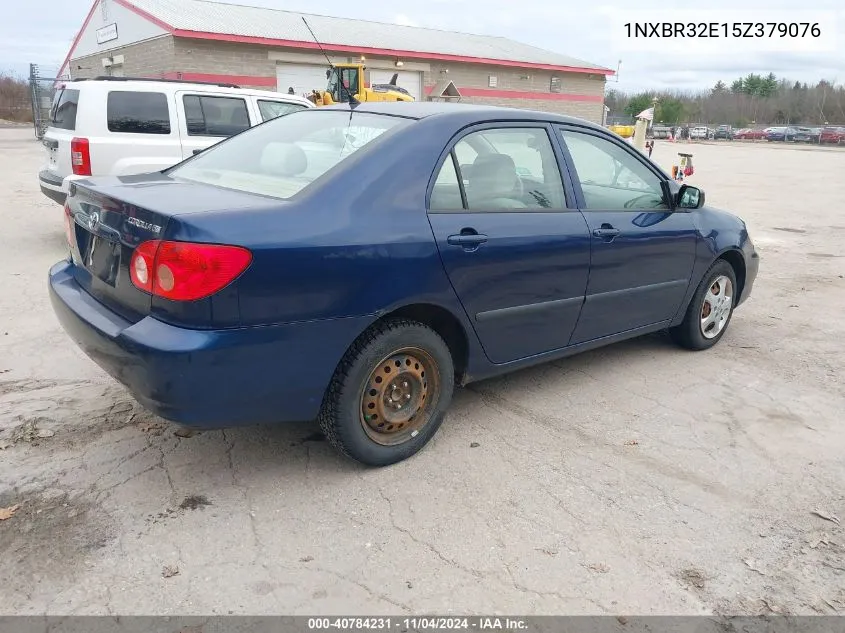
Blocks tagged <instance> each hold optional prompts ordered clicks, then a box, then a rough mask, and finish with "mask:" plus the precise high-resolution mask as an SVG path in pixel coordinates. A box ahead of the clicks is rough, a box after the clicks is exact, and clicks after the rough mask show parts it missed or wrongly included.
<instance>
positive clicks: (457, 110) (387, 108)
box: [318, 101, 605, 130]
mask: <svg viewBox="0 0 845 633" xmlns="http://www.w3.org/2000/svg"><path fill="white" fill-rule="evenodd" d="M318 109H319V110H349V109H350V106H349V105H347V104H336V105H331V106H326V107H323V108H318ZM354 110H355V112H369V113H372V114H386V115H390V116H403V117H407V118H410V119H425V118H429V117H437V118H444V119H447V118H454V119H455V120H458V119H460V120H464V121H465V120H467V119H476V120H478V121H488V120H497V121H525V120H526V119H527V120H531V121H549V122H552V123H574V124H577V125H581V126H588V127H592V128H595V129H597V130H605V128H603V127H601V126H600V125H596V124H595V123H591V122H590V121H587V120H585V119H579V118H577V117H571V116H565V115H562V114H555V113H553V112H542V111H540V110H524V109H521V108H505V107H502V106H488V105H479V104H475V103H448V102H442V101H373V102H364V103H361V104H359V105H357V106H355V108H354Z"/></svg>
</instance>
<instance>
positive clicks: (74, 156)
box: [70, 138, 91, 176]
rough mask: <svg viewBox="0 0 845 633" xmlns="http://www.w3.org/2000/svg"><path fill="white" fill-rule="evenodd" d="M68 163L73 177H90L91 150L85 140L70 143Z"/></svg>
mask: <svg viewBox="0 0 845 633" xmlns="http://www.w3.org/2000/svg"><path fill="white" fill-rule="evenodd" d="M70 163H71V165H72V166H73V173H74V174H75V175H77V176H90V175H91V149H90V147H89V145H88V139H87V138H75V139H73V140H72V141H71V142H70Z"/></svg>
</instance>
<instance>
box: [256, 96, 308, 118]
mask: <svg viewBox="0 0 845 633" xmlns="http://www.w3.org/2000/svg"><path fill="white" fill-rule="evenodd" d="M305 109H306V106H304V105H302V104H301V103H288V102H286V101H267V100H265V99H259V100H258V110H259V111H260V112H261V120H262V121H269V120H270V119H275V118H276V117H280V116H282V115H283V114H290V113H291V112H296V111H297V110H305Z"/></svg>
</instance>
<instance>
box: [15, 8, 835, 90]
mask: <svg viewBox="0 0 845 633" xmlns="http://www.w3.org/2000/svg"><path fill="white" fill-rule="evenodd" d="M91 2H92V0H42V2H40V3H39V4H38V11H37V13H31V12H29V11H26V10H20V11H14V12H11V11H10V12H7V13H6V14H5V15H4V16H3V22H2V24H0V72H3V71H5V72H9V71H11V72H14V73H16V74H19V75H26V74H27V73H28V69H29V63H30V62H36V63H38V64H41V65H42V66H43V67H44V68H45V69H46V68H56V67H58V65H59V64H60V63H61V61H62V60H63V58H64V56H65V54H66V53H67V50H68V48H69V47H70V44H71V42H72V40H73V38H74V36H75V34H76V31H77V30H78V29H79V28H80V26H81V25H82V21H83V20H84V19H85V15H86V14H87V12H88V10H89V8H90V6H91ZM240 4H252V5H256V6H268V7H278V8H282V7H283V8H285V9H289V10H294V11H303V12H310V13H321V14H324V15H334V16H342V17H354V18H361V19H368V20H378V21H382V22H395V23H399V24H406V25H413V26H427V27H432V28H438V29H446V30H459V31H464V32H471V33H479V34H487V35H501V36H505V37H510V38H512V39H515V40H519V41H522V42H525V43H527V44H532V45H534V46H539V47H541V48H545V49H548V50H552V51H556V52H559V53H563V54H565V55H571V56H573V57H578V58H581V59H584V60H587V61H590V62H593V63H596V64H601V65H604V66H607V67H610V68H614V69H615V68H616V66H617V62H618V60H620V59H621V60H622V67H621V72H620V75H619V81H618V84H614V83H610V84H609V85H608V87H609V88H611V87H614V88H619V89H621V90H625V91H633V90H641V89H652V88H654V89H663V88H679V89H695V88H702V87H709V86H712V85H713V84H714V83H715V82H716V81H717V80H719V79H722V80H724V81H726V82H730V81H731V80H732V79H734V78H736V77H738V76H740V75H744V74H747V73H749V72H756V73H768V72H774V73H775V74H776V75H778V76H785V77H788V78H790V79H795V80H801V81H807V82H812V81H816V80H818V79H822V78H824V79H828V80H832V81H835V82H838V83H845V8H840V7H845V2H843V1H842V0H808V1H807V2H801V3H799V2H796V1H795V0H746V1H745V2H744V3H738V2H736V1H735V0H707V2H698V3H695V2H693V3H678V6H679V7H680V8H682V9H683V10H684V11H693V14H692V15H693V16H694V19H695V20H696V21H698V22H701V21H706V22H724V21H726V20H732V19H736V18H737V14H735V13H732V11H733V10H734V8H736V7H738V6H741V7H742V9H743V10H745V11H748V12H750V15H751V19H754V20H759V21H767V20H775V19H776V20H778V21H780V20H784V19H787V20H791V21H793V22H806V21H811V22H812V21H815V19H816V18H820V19H821V20H822V22H820V24H819V28H820V30H821V33H822V36H821V38H817V39H813V38H799V39H798V40H789V39H786V40H780V39H775V40H769V39H767V40H766V41H765V42H762V41H760V40H744V41H743V42H730V41H726V40H708V41H702V40H697V41H696V42H694V43H693V44H692V45H689V46H682V45H681V44H680V41H679V40H672V41H671V42H668V43H667V42H660V41H659V40H654V39H651V40H649V41H647V42H645V41H642V40H641V41H639V43H632V42H631V41H630V40H626V38H625V37H624V27H623V26H622V24H623V23H624V21H627V20H630V19H632V18H633V19H639V20H642V21H654V20H665V19H667V18H668V19H672V16H671V15H669V14H667V13H666V12H665V9H666V7H667V6H670V5H669V3H668V2H666V0H635V1H634V2H631V1H627V2H624V3H623V2H619V1H618V0H610V1H604V2H603V1H602V0H598V2H584V1H583V0H564V2H553V1H552V0H519V2H514V1H513V0H425V1H424V2H421V1H417V2H396V3H387V2H384V0H356V1H355V2H349V1H348V0H243V1H241V2H240ZM696 5H705V6H706V7H707V8H706V9H703V8H698V7H697V6H696ZM800 5H806V6H805V7H804V8H801V9H790V6H793V7H794V6H800ZM632 6H636V7H640V8H641V13H634V14H632V13H631V12H630V11H631V9H630V7H632ZM387 7H389V8H387ZM781 10H788V13H782V12H780V11H781ZM685 17H686V16H685ZM739 18H740V19H747V18H743V16H739ZM658 47H663V48H658ZM644 48H650V49H652V50H642V49H644ZM776 48H780V49H781V50H774V49H776ZM799 48H803V49H804V51H803V52H796V50H798V49H799ZM755 51H756V52H755ZM613 81H614V80H613V79H611V82H613Z"/></svg>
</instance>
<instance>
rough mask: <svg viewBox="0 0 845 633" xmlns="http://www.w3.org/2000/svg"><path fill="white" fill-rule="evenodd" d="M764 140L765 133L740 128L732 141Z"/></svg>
mask: <svg viewBox="0 0 845 633" xmlns="http://www.w3.org/2000/svg"><path fill="white" fill-rule="evenodd" d="M764 138H766V131H765V130H760V129H754V128H742V129H741V130H737V131H736V132H734V139H737V140H745V141H759V140H762V139H764Z"/></svg>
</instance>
